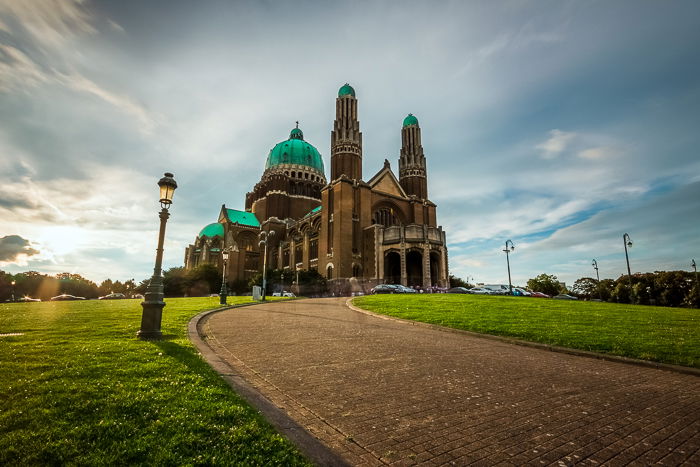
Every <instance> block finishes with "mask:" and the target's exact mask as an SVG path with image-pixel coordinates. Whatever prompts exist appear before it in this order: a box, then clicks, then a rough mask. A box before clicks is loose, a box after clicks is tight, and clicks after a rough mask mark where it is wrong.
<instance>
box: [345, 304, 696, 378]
mask: <svg viewBox="0 0 700 467" xmlns="http://www.w3.org/2000/svg"><path fill="white" fill-rule="evenodd" d="M353 300H354V298H348V299H347V300H346V302H345V305H346V306H347V307H348V308H350V309H351V310H354V311H357V312H359V313H364V314H366V315H370V316H374V317H376V318H380V319H388V320H392V321H398V322H401V323H405V324H410V325H413V326H421V327H427V328H430V329H436V330H439V331H444V332H452V333H456V334H465V335H468V336H472V337H479V338H482V339H489V340H495V341H499V342H504V343H507V344H513V345H521V346H523V347H532V348H535V349H540V350H548V351H550V352H558V353H564V354H569V355H576V356H579V357H587V358H595V359H598V360H606V361H610V362H618V363H626V364H628V365H636V366H642V367H646V368H655V369H657V370H665V371H673V372H676V373H683V374H687V375H693V376H700V369H698V368H693V367H688V366H681V365H672V364H670V363H661V362H654V361H651V360H641V359H638V358H630V357H622V356H620V355H611V354H605V353H599V352H591V351H590V350H581V349H574V348H570V347H559V346H556V345H550V344H542V343H540V342H532V341H525V340H522V339H516V338H513V337H504V336H496V335H493V334H482V333H478V332H474V331H466V330H464V329H455V328H450V327H447V326H440V325H438V324H430V323H424V322H422V321H414V320H410V319H403V318H397V317H395V316H388V315H382V314H380V313H375V312H373V311H369V310H365V309H364V308H360V307H358V306H356V305H355V304H354V303H353Z"/></svg>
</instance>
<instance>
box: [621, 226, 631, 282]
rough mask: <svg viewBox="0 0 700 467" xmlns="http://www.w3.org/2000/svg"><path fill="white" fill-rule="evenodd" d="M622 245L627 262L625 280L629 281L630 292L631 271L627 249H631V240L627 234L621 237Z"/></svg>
mask: <svg viewBox="0 0 700 467" xmlns="http://www.w3.org/2000/svg"><path fill="white" fill-rule="evenodd" d="M622 243H623V244H624V245H625V259H626V260H627V278H628V279H629V281H630V290H631V289H632V271H630V257H629V254H628V253H627V247H630V248H632V239H631V238H630V236H629V234H628V233H625V234H624V235H623V236H622Z"/></svg>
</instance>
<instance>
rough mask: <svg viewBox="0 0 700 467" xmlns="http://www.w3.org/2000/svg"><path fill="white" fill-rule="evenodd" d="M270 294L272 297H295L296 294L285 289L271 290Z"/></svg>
mask: <svg viewBox="0 0 700 467" xmlns="http://www.w3.org/2000/svg"><path fill="white" fill-rule="evenodd" d="M272 296H273V297H296V295H294V293H293V292H287V291H286V290H285V291H282V292H273V294H272Z"/></svg>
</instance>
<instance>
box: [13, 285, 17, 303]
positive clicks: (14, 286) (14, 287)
mask: <svg viewBox="0 0 700 467" xmlns="http://www.w3.org/2000/svg"><path fill="white" fill-rule="evenodd" d="M15 284H17V281H12V301H13V302H14V301H15Z"/></svg>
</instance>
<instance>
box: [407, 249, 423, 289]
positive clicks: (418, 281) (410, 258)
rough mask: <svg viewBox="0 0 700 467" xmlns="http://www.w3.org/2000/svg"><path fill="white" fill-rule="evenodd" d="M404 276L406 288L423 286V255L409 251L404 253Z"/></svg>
mask: <svg viewBox="0 0 700 467" xmlns="http://www.w3.org/2000/svg"><path fill="white" fill-rule="evenodd" d="M406 275H407V276H408V284H407V285H408V286H409V287H413V286H414V285H417V286H419V287H422V286H423V255H422V254H421V253H420V251H416V250H411V251H409V252H407V253H406Z"/></svg>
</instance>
